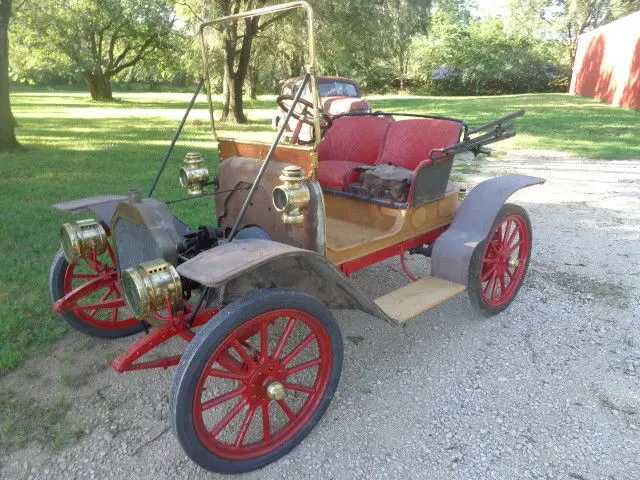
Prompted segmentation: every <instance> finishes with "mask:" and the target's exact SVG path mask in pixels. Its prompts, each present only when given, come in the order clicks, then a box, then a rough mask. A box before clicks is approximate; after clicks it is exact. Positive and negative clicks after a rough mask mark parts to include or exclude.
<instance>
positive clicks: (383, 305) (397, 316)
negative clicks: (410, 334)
mask: <svg viewBox="0 0 640 480" xmlns="http://www.w3.org/2000/svg"><path fill="white" fill-rule="evenodd" d="M466 288H467V287H466V286H465V285H460V284H458V283H453V282H450V281H448V280H443V279H441V278H437V277H426V278H421V279H420V280H417V281H415V282H411V283H410V284H409V285H405V286H404V287H402V288H399V289H398V290H396V291H394V292H391V293H387V294H386V295H383V296H382V297H378V298H376V299H375V300H374V302H375V304H376V305H378V307H380V309H381V310H382V311H383V312H384V313H386V314H387V315H388V316H389V317H391V318H392V319H393V320H394V321H395V322H397V323H405V322H406V321H407V320H410V319H412V318H413V317H415V316H416V315H420V314H421V313H422V312H426V311H427V310H429V309H431V308H433V307H435V306H436V305H439V304H441V303H442V302H444V301H445V300H448V299H450V298H451V297H453V296H455V295H457V294H459V293H460V292H463V291H464V290H466Z"/></svg>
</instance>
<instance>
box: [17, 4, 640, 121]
mask: <svg viewBox="0 0 640 480" xmlns="http://www.w3.org/2000/svg"><path fill="white" fill-rule="evenodd" d="M4 1H6V0H4ZM22 1H25V0H22ZM26 1H27V2H28V4H29V8H28V9H26V10H25V11H23V12H20V13H19V14H17V15H16V16H15V17H14V20H13V25H14V26H13V27H12V32H11V52H12V62H11V65H10V67H11V69H10V75H11V78H12V79H13V80H14V81H26V82H31V83H40V84H43V83H44V84H46V83H60V82H65V83H67V82H77V81H78V79H84V80H85V81H86V82H87V83H88V84H89V86H90V89H91V91H92V95H93V96H94V97H95V98H101V97H103V98H109V97H110V96H111V89H110V83H109V82H110V81H111V80H114V81H117V82H125V83H126V82H146V83H147V84H154V83H172V84H174V85H188V84H189V83H192V82H193V81H194V80H195V79H196V78H197V77H199V76H201V75H202V73H203V72H202V65H201V52H200V43H199V41H198V39H197V36H196V33H197V26H198V24H199V23H200V22H202V21H206V20H210V19H213V18H215V17H219V16H222V15H230V14H233V13H238V12H242V11H246V10H249V9H254V8H259V7H262V6H267V5H272V4H275V3H280V2H279V1H278V0H144V1H143V0H38V1H37V2H36V1H35V0H26ZM471 5H472V0H376V1H374V2H372V1H365V0H342V1H341V2H336V1H335V0H314V1H313V7H314V12H315V16H316V22H315V26H316V36H317V47H318V48H317V52H318V65H319V72H321V73H322V74H325V75H344V76H348V77H352V78H354V79H355V80H357V81H358V82H359V83H360V85H361V86H362V87H363V88H364V90H365V91H369V92H371V91H389V90H398V89H400V90H410V91H415V92H417V93H465V94H492V93H503V92H510V93H511V92H513V93H515V92H527V91H545V90H558V89H564V88H566V84H567V78H568V75H569V72H570V71H571V66H572V61H573V55H574V51H575V46H576V41H577V37H578V35H580V34H581V33H583V32H585V31H588V30H589V29H592V28H596V27H598V26H600V25H602V24H603V23H606V22H609V21H611V20H613V19H616V18H618V17H620V16H622V15H625V14H627V13H629V12H631V11H634V10H638V9H640V0H517V1H516V0H511V1H510V3H509V4H508V15H504V16H503V17H501V18H477V17H474V13H473V12H474V10H473V8H471ZM283 17H286V18H283ZM276 20H281V21H276ZM305 32H306V25H305V19H304V15H303V14H302V13H301V12H300V11H298V12H297V13H296V12H293V13H292V12H288V13H284V14H278V15H275V16H269V17H263V18H261V19H253V20H242V21H239V22H236V23H233V24H228V25H226V26H224V27H221V28H214V29H211V30H210V31H209V34H208V36H207V45H208V46H209V47H208V58H209V72H208V73H209V74H210V77H211V80H212V88H213V90H214V91H216V92H219V93H222V94H223V116H222V118H223V119H224V120H227V121H239V122H241V121H243V120H245V115H244V111H243V102H242V95H243V93H244V94H249V95H251V96H255V95H256V94H259V93H277V92H278V91H279V89H280V85H281V81H282V80H284V79H286V78H288V77H291V76H298V75H300V74H302V73H303V72H304V66H305V63H306V61H307V59H306V51H307V45H306V35H305Z"/></svg>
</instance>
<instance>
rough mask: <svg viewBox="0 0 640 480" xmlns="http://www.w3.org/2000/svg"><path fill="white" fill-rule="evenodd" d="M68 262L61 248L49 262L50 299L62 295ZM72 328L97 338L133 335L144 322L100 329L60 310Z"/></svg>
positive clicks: (55, 299) (53, 299)
mask: <svg viewBox="0 0 640 480" xmlns="http://www.w3.org/2000/svg"><path fill="white" fill-rule="evenodd" d="M68 266H69V264H68V263H67V260H66V258H64V254H63V253H62V249H60V250H59V251H58V253H56V256H55V257H53V262H52V263H51V270H50V271H49V292H50V294H51V301H52V302H56V301H58V300H60V299H61V298H62V297H64V274H65V272H66V270H67V267H68ZM59 315H60V316H61V317H62V318H63V319H64V320H65V321H66V322H67V323H68V324H69V325H70V326H71V327H72V328H73V329H75V330H78V331H79V332H82V333H84V334H86V335H89V336H92V337H98V338H122V337H128V336H130V335H135V334H136V333H140V332H141V331H143V330H144V327H145V326H144V324H143V323H142V322H141V323H140V324H139V325H136V326H134V327H129V328H123V329H115V330H101V329H99V328H96V327H94V326H92V325H88V324H87V323H85V322H83V321H82V320H81V319H79V318H78V317H76V316H75V315H74V314H73V313H71V312H61V313H60V314H59Z"/></svg>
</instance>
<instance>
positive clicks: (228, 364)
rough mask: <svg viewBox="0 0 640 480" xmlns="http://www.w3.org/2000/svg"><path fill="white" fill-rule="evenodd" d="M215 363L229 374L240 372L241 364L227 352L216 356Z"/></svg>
mask: <svg viewBox="0 0 640 480" xmlns="http://www.w3.org/2000/svg"><path fill="white" fill-rule="evenodd" d="M216 361H217V362H218V363H219V364H220V365H222V366H223V367H224V368H226V369H227V370H229V371H231V372H237V373H240V372H242V363H240V362H239V361H237V360H236V359H235V358H233V357H232V356H231V355H229V352H227V351H225V352H222V353H221V354H220V355H218V357H217V358H216Z"/></svg>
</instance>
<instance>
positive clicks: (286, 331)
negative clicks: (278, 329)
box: [273, 318, 296, 358]
mask: <svg viewBox="0 0 640 480" xmlns="http://www.w3.org/2000/svg"><path fill="white" fill-rule="evenodd" d="M295 326H296V319H295V318H290V319H289V323H287V327H286V328H285V329H284V332H283V333H282V338H280V341H279V342H278V346H277V347H276V349H275V351H274V352H273V358H280V354H281V353H282V350H283V349H284V346H285V345H286V344H287V340H289V337H290V336H291V332H293V329H294V328H295Z"/></svg>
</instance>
